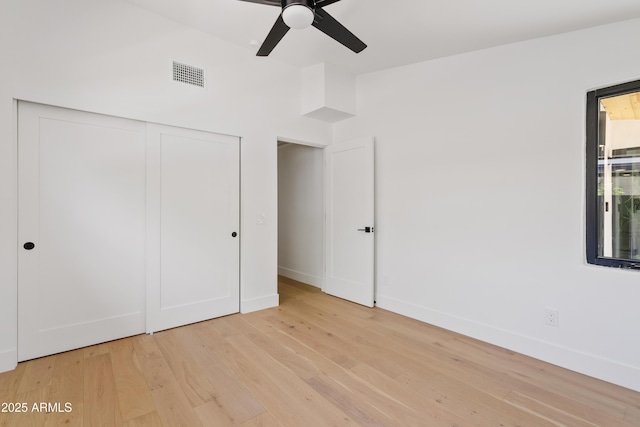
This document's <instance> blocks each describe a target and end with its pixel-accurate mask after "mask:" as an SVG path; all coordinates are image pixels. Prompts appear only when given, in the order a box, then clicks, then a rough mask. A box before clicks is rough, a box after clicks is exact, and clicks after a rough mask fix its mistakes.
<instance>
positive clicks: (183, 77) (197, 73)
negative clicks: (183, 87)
mask: <svg viewBox="0 0 640 427" xmlns="http://www.w3.org/2000/svg"><path fill="white" fill-rule="evenodd" d="M173 81H174V82H180V83H186V84H189V85H193V86H198V87H204V69H203V68H198V67H194V66H193V65H187V64H183V63H181V62H176V61H173Z"/></svg>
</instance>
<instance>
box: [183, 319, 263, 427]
mask: <svg viewBox="0 0 640 427" xmlns="http://www.w3.org/2000/svg"><path fill="white" fill-rule="evenodd" d="M210 325H211V324H208V325H195V327H194V328H189V329H188V330H186V329H178V330H176V333H177V335H178V339H180V340H181V342H182V343H183V345H185V346H187V347H188V348H190V349H191V355H192V357H193V360H194V361H196V363H197V364H198V365H199V366H201V367H202V372H203V375H204V377H205V378H206V379H207V380H208V381H209V382H210V383H211V384H213V385H215V388H216V391H215V396H214V398H213V400H214V401H216V402H218V403H219V404H221V405H222V406H223V407H224V410H225V411H226V412H227V414H228V415H229V417H230V418H231V419H233V420H234V421H235V422H238V423H242V422H244V421H247V420H249V419H251V418H254V417H256V416H258V415H260V414H262V413H263V412H264V411H265V409H264V406H263V405H262V403H261V402H260V401H259V400H258V399H257V398H256V397H255V395H254V394H253V393H252V392H251V390H249V389H248V388H247V387H246V385H245V384H244V383H243V381H242V380H241V379H240V378H238V376H237V375H234V374H233V372H232V371H231V370H230V369H229V367H228V366H227V365H226V364H225V363H224V361H223V360H222V359H221V358H220V357H219V356H218V355H217V353H216V348H217V347H219V346H220V344H221V343H222V342H223V340H224V338H223V337H222V336H221V335H220V334H218V332H217V331H216V330H214V329H213V328H212V327H211V326H210Z"/></svg>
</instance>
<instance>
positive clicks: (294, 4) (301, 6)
mask: <svg viewBox="0 0 640 427" xmlns="http://www.w3.org/2000/svg"><path fill="white" fill-rule="evenodd" d="M241 1H247V2H251V3H260V4H266V5H267V6H277V7H281V8H282V13H280V16H278V19H277V20H276V23H275V24H273V28H271V31H270V32H269V34H268V35H267V38H266V39H265V40H264V42H263V43H262V46H260V49H259V50H258V53H257V56H268V55H269V54H270V53H271V51H272V50H273V48H275V47H276V45H277V44H278V43H279V42H280V40H282V38H283V37H284V35H285V34H287V31H289V28H296V29H302V28H307V27H308V26H309V25H313V26H314V27H316V28H317V29H319V30H320V31H322V32H323V33H325V34H326V35H328V36H329V37H331V38H333V39H334V40H336V41H337V42H339V43H342V44H343V45H345V46H346V47H348V48H349V49H351V50H352V51H354V52H355V53H360V52H362V51H363V50H364V49H365V48H366V47H367V45H366V44H364V43H363V42H362V40H360V39H359V38H357V37H356V36H355V35H353V33H352V32H351V31H349V30H347V29H346V28H345V27H344V26H343V25H342V24H340V23H339V22H338V21H336V20H335V18H333V17H332V16H331V15H329V14H328V13H327V12H326V11H325V10H324V9H323V7H324V6H328V5H330V4H332V3H336V2H338V1H340V0H241Z"/></svg>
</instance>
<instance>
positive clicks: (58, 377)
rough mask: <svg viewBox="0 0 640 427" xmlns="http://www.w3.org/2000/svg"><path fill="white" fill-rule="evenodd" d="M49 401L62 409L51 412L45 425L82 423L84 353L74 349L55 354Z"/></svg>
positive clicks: (78, 425) (74, 424)
mask: <svg viewBox="0 0 640 427" xmlns="http://www.w3.org/2000/svg"><path fill="white" fill-rule="evenodd" d="M50 391H51V392H50V401H51V402H52V403H58V404H59V406H60V407H61V408H64V411H61V412H58V413H52V414H50V415H49V417H48V418H47V422H46V426H47V427H49V426H59V425H65V426H77V427H80V426H82V425H83V424H84V414H83V407H84V354H83V352H82V350H74V351H69V352H66V353H61V354H58V355H56V361H55V366H54V368H53V375H52V378H51V388H50Z"/></svg>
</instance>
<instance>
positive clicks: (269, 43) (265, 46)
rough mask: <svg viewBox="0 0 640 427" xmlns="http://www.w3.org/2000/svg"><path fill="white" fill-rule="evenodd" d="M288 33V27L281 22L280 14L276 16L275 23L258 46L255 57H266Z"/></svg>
mask: <svg viewBox="0 0 640 427" xmlns="http://www.w3.org/2000/svg"><path fill="white" fill-rule="evenodd" d="M287 31H289V27H288V26H287V24H285V23H284V21H283V20H282V14H280V16H278V19H277V20H276V23H275V24H273V27H272V28H271V31H269V34H268V35H267V38H266V39H264V43H262V46H260V49H259V50H258V53H257V55H256V56H268V55H269V54H270V53H271V51H272V50H273V48H274V47H276V45H277V44H278V43H279V42H280V40H282V38H283V37H284V35H285V34H287Z"/></svg>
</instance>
